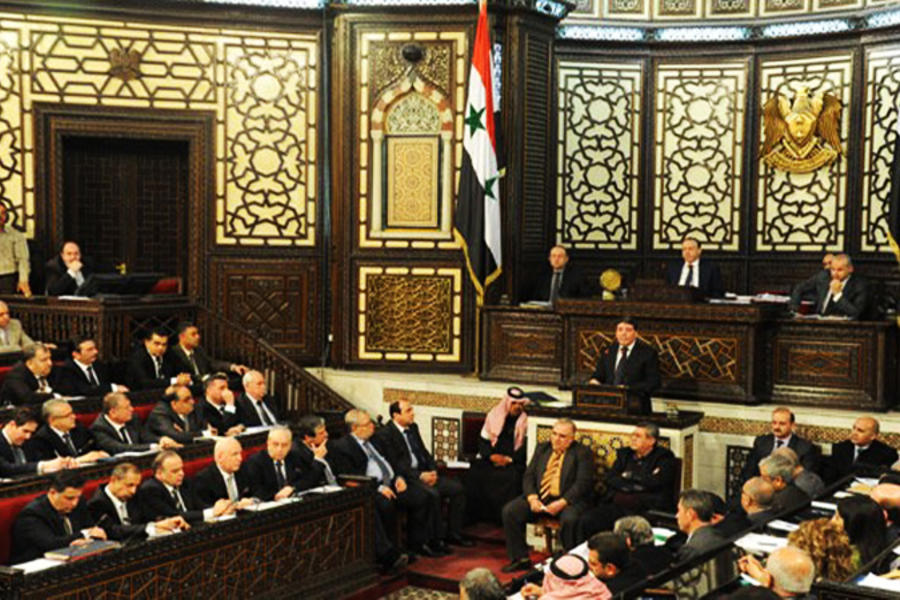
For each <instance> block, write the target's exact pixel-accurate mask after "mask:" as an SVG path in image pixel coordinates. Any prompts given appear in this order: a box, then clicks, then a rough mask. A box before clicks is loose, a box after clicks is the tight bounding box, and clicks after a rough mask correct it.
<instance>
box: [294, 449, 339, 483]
mask: <svg viewBox="0 0 900 600" xmlns="http://www.w3.org/2000/svg"><path fill="white" fill-rule="evenodd" d="M290 454H291V456H293V457H294V459H295V460H296V462H297V465H298V468H299V469H300V472H301V473H302V474H303V476H304V479H305V480H307V481H309V482H312V486H311V487H317V486H320V485H325V484H327V483H328V476H327V475H326V474H325V470H326V469H325V467H326V466H327V467H328V470H329V471H331V465H330V464H329V463H328V461H327V460H325V461H324V462H323V461H320V460H316V455H315V454H313V451H312V449H311V448H310V447H309V446H307V445H306V444H304V443H303V442H302V441H294V444H293V446H292V447H291V452H290ZM331 476H332V477H334V472H333V471H332V473H331ZM336 482H337V480H336V479H335V483H336Z"/></svg>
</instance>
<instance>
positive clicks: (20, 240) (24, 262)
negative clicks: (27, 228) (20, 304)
mask: <svg viewBox="0 0 900 600" xmlns="http://www.w3.org/2000/svg"><path fill="white" fill-rule="evenodd" d="M6 210H7V209H6V205H5V204H0V294H15V293H16V292H17V291H18V292H22V295H23V296H25V297H26V298H30V297H31V286H29V285H28V275H29V274H30V273H31V265H30V262H29V255H28V243H27V242H26V241H25V236H24V235H22V232H20V231H19V230H17V229H16V228H15V227H10V226H8V225H7V218H8V217H7V214H6Z"/></svg>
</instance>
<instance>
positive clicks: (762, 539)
mask: <svg viewBox="0 0 900 600" xmlns="http://www.w3.org/2000/svg"><path fill="white" fill-rule="evenodd" d="M787 543H788V541H787V538H783V537H777V536H774V535H766V534H764V533H748V534H747V535H745V536H744V537H742V538H740V539H739V540H737V541H735V542H734V545H735V546H737V547H738V548H741V549H743V550H744V551H746V552H749V553H751V554H770V553H772V552H774V551H775V550H778V549H779V548H784V547H785V546H787Z"/></svg>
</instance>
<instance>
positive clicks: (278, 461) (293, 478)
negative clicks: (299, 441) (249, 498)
mask: <svg viewBox="0 0 900 600" xmlns="http://www.w3.org/2000/svg"><path fill="white" fill-rule="evenodd" d="M292 437H293V436H292V435H291V430H290V429H288V428H287V427H284V426H283V425H276V426H275V427H273V428H272V429H270V430H269V436H268V438H267V439H266V448H265V450H260V451H259V452H257V453H256V454H254V455H253V456H251V457H250V458H249V459H248V460H247V462H246V464H245V465H244V470H245V471H246V473H247V477H248V478H249V480H250V491H251V493H252V495H253V497H254V498H258V499H260V500H262V501H264V502H268V501H269V500H283V499H284V498H288V497H289V496H291V494H293V493H294V492H298V491H302V490H308V489H310V488H314V487H316V486H318V485H319V484H320V481H319V476H320V475H321V471H318V472H316V471H313V470H305V469H303V468H302V467H301V463H300V459H299V458H298V456H297V454H296V453H295V452H291V438H292Z"/></svg>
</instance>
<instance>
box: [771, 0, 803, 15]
mask: <svg viewBox="0 0 900 600" xmlns="http://www.w3.org/2000/svg"><path fill="white" fill-rule="evenodd" d="M809 1H810V0H760V5H759V15H760V16H761V17H775V16H778V15H786V14H792V13H798V12H805V11H806V10H807V3H808V2H809Z"/></svg>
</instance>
